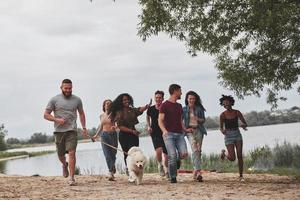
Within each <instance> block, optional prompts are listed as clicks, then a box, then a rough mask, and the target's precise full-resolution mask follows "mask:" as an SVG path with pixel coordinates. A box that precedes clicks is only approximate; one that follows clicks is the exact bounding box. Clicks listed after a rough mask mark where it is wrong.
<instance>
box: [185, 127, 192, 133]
mask: <svg viewBox="0 0 300 200" xmlns="http://www.w3.org/2000/svg"><path fill="white" fill-rule="evenodd" d="M193 132H194V129H193V128H188V129H186V133H193Z"/></svg>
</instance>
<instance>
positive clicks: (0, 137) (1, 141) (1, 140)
mask: <svg viewBox="0 0 300 200" xmlns="http://www.w3.org/2000/svg"><path fill="white" fill-rule="evenodd" d="M6 134H7V130H5V127H4V124H0V151H4V150H6V143H5V136H6Z"/></svg>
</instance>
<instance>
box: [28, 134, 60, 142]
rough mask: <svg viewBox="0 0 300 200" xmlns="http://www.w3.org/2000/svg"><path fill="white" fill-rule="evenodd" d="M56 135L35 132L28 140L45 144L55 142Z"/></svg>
mask: <svg viewBox="0 0 300 200" xmlns="http://www.w3.org/2000/svg"><path fill="white" fill-rule="evenodd" d="M53 141H54V137H53V136H48V135H46V134H45V133H34V134H33V135H32V136H31V137H30V139H29V140H28V143H29V144H45V143H49V142H53Z"/></svg>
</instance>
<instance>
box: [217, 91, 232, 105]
mask: <svg viewBox="0 0 300 200" xmlns="http://www.w3.org/2000/svg"><path fill="white" fill-rule="evenodd" d="M224 100H228V101H229V102H230V103H231V105H232V106H233V105H234V102H235V101H234V98H233V97H232V96H231V95H224V94H222V97H221V98H220V99H219V101H220V105H221V106H223V101H224Z"/></svg>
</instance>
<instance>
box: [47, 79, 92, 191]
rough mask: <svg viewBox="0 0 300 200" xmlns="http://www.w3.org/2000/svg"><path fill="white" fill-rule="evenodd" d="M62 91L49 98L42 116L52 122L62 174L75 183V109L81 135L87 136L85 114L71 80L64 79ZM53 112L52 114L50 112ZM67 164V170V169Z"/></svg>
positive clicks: (70, 182) (70, 183)
mask: <svg viewBox="0 0 300 200" xmlns="http://www.w3.org/2000/svg"><path fill="white" fill-rule="evenodd" d="M61 91H62V93H61V94H59V95H56V96H55V97H53V98H51V100H50V101H49V103H48V105H47V107H46V110H45V113H44V118H45V119H46V120H48V121H52V122H54V129H55V130H54V136H55V144H56V149H57V154H58V158H59V160H60V162H61V163H62V165H63V176H64V177H65V178H66V177H68V176H69V175H70V181H69V185H74V184H75V179H74V172H75V164H76V155H75V152H76V147H77V123H76V120H77V111H78V113H79V118H80V122H81V125H82V129H83V132H82V134H83V136H84V137H87V136H88V134H87V130H86V126H85V114H84V110H83V106H82V101H81V99H80V98H79V97H77V96H75V95H73V94H72V81H71V80H69V79H64V80H63V81H62V85H61ZM52 112H54V115H52V114H51V113H52ZM66 152H68V153H69V163H68V162H66V156H65V153H66ZM68 166H69V170H70V173H69V170H68Z"/></svg>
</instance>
